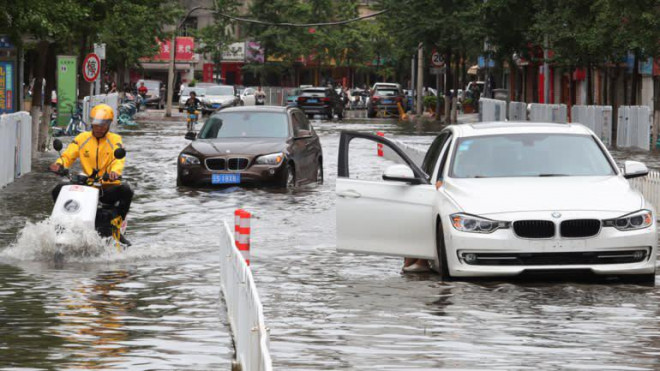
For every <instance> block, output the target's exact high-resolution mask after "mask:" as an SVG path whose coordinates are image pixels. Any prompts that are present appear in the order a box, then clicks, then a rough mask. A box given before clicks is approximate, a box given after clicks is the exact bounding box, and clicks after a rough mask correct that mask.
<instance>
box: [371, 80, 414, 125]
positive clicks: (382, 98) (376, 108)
mask: <svg viewBox="0 0 660 371" xmlns="http://www.w3.org/2000/svg"><path fill="white" fill-rule="evenodd" d="M399 103H401V105H402V107H403V105H404V104H405V103H406V102H405V101H404V95H403V92H402V91H401V89H398V88H393V87H379V88H377V89H376V90H374V92H373V94H372V95H371V98H370V99H369V103H368V104H367V117H369V118H373V117H376V114H377V113H378V112H386V113H388V114H394V115H398V113H399V107H398V104H399Z"/></svg>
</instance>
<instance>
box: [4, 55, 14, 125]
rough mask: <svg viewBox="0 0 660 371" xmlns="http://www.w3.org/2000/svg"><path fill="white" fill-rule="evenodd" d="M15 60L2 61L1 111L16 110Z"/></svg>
mask: <svg viewBox="0 0 660 371" xmlns="http://www.w3.org/2000/svg"><path fill="white" fill-rule="evenodd" d="M15 73H16V69H15V68H14V62H8V61H2V62H0V113H12V112H15V111H16V107H15V105H14V96H15V94H14V78H15V76H14V74H15Z"/></svg>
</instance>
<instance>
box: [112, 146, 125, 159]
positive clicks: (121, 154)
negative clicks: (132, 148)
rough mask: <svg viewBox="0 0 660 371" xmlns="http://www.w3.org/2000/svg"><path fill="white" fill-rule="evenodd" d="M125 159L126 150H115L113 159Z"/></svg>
mask: <svg viewBox="0 0 660 371" xmlns="http://www.w3.org/2000/svg"><path fill="white" fill-rule="evenodd" d="M124 157H126V150H125V149H123V148H117V149H116V150H115V158H116V159H117V160H121V159H122V158H124Z"/></svg>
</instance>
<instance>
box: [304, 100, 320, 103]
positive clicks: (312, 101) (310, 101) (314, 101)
mask: <svg viewBox="0 0 660 371" xmlns="http://www.w3.org/2000/svg"><path fill="white" fill-rule="evenodd" d="M307 102H308V103H318V102H319V100H318V99H307Z"/></svg>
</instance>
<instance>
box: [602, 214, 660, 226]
mask: <svg viewBox="0 0 660 371" xmlns="http://www.w3.org/2000/svg"><path fill="white" fill-rule="evenodd" d="M652 225H653V213H652V212H651V210H639V211H635V212H634V213H630V214H626V215H623V216H620V217H618V218H614V219H606V220H603V227H614V228H616V229H618V230H620V231H634V230H637V229H644V228H647V227H650V226H652Z"/></svg>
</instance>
